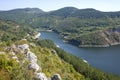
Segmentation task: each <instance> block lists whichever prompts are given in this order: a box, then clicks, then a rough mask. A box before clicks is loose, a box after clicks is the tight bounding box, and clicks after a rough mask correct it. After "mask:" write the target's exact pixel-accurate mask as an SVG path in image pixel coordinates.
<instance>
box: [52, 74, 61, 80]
mask: <svg viewBox="0 0 120 80" xmlns="http://www.w3.org/2000/svg"><path fill="white" fill-rule="evenodd" d="M51 80H62V79H61V77H60V75H59V74H54V75H53V77H51Z"/></svg>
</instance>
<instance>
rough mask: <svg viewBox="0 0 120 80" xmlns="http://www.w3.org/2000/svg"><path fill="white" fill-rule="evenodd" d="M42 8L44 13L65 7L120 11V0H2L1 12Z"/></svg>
mask: <svg viewBox="0 0 120 80" xmlns="http://www.w3.org/2000/svg"><path fill="white" fill-rule="evenodd" d="M28 7H29V8H40V9H42V10H43V11H52V10H57V9H60V8H63V7H76V8H78V9H85V8H94V9H97V10H100V11H120V0H0V10H11V9H16V8H28Z"/></svg>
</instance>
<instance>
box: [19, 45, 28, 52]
mask: <svg viewBox="0 0 120 80" xmlns="http://www.w3.org/2000/svg"><path fill="white" fill-rule="evenodd" d="M18 48H19V49H21V50H23V51H25V50H29V45H28V44H23V45H18Z"/></svg>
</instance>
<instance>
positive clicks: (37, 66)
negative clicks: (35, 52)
mask: <svg viewBox="0 0 120 80" xmlns="http://www.w3.org/2000/svg"><path fill="white" fill-rule="evenodd" d="M28 69H34V70H35V71H38V70H40V67H39V65H38V64H37V63H34V62H31V63H30V64H29V65H28Z"/></svg>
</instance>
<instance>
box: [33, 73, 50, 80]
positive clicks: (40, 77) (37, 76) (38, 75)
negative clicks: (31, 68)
mask: <svg viewBox="0 0 120 80" xmlns="http://www.w3.org/2000/svg"><path fill="white" fill-rule="evenodd" d="M34 78H35V80H36V79H37V80H48V79H47V77H46V75H45V74H44V73H41V72H40V73H35V74H34Z"/></svg>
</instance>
